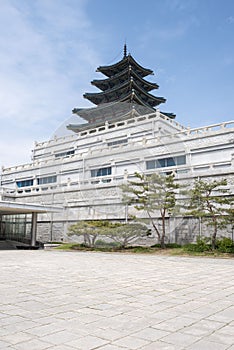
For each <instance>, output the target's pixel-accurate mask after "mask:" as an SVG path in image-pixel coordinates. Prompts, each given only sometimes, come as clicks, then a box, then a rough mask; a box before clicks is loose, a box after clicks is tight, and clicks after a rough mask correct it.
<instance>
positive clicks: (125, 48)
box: [124, 42, 127, 58]
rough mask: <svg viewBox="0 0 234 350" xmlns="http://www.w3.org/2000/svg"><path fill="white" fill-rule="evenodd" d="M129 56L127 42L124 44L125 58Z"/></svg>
mask: <svg viewBox="0 0 234 350" xmlns="http://www.w3.org/2000/svg"><path fill="white" fill-rule="evenodd" d="M125 57H127V45H126V42H125V44H124V58H125Z"/></svg>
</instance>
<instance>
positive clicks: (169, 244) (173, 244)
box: [166, 243, 181, 249]
mask: <svg viewBox="0 0 234 350" xmlns="http://www.w3.org/2000/svg"><path fill="white" fill-rule="evenodd" d="M166 248H172V249H173V248H181V244H177V243H167V244H166Z"/></svg>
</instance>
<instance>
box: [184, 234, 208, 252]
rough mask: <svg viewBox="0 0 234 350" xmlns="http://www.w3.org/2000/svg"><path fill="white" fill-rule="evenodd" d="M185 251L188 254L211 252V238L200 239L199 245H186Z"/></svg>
mask: <svg viewBox="0 0 234 350" xmlns="http://www.w3.org/2000/svg"><path fill="white" fill-rule="evenodd" d="M183 248H184V250H185V251H187V252H197V253H203V252H207V251H210V250H211V243H210V238H209V237H198V238H197V243H189V244H186V245H184V247H183Z"/></svg>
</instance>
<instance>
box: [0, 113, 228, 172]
mask: <svg viewBox="0 0 234 350" xmlns="http://www.w3.org/2000/svg"><path fill="white" fill-rule="evenodd" d="M152 118H162V119H163V120H166V121H167V122H168V123H169V124H171V125H173V126H175V127H176V128H177V129H179V130H178V131H177V132H175V133H174V134H173V135H177V136H179V135H188V136H189V135H191V136H192V135H194V136H197V135H205V134H207V133H210V132H217V131H222V130H225V131H226V130H227V129H230V128H234V121H227V122H223V123H218V124H212V125H209V126H204V127H199V128H193V129H190V128H185V127H183V126H182V125H181V124H179V123H178V122H176V121H175V120H173V119H171V118H168V117H167V116H165V115H163V114H162V113H160V112H156V113H152V114H147V115H145V116H138V117H134V118H130V119H126V120H123V121H121V122H116V123H112V124H109V123H107V122H106V123H105V124H104V125H103V126H100V127H98V128H96V129H89V130H87V131H85V132H80V133H77V134H74V135H69V136H64V137H59V138H54V139H52V140H50V141H46V142H42V143H37V144H36V147H41V146H43V145H44V146H45V145H49V144H50V143H51V142H54V141H56V142H58V141H59V140H60V141H62V140H65V141H66V142H68V141H69V140H71V141H72V140H74V139H76V140H77V139H82V138H85V137H87V136H89V135H90V134H91V136H92V135H93V134H94V133H95V132H100V133H103V132H105V131H107V130H108V131H109V130H112V129H116V128H119V127H123V126H124V127H126V125H129V124H131V123H141V122H143V121H146V120H150V119H152ZM120 124H121V125H120ZM94 130H95V132H94ZM168 136H170V135H169V134H168V135H159V136H158V138H160V137H162V138H165V137H168ZM148 141H150V139H146V140H144V142H145V143H147V142H148ZM135 142H136V143H138V144H139V141H135ZM133 143H134V141H133V142H132V143H131V145H133ZM103 146H104V147H103ZM125 146H126V145H122V147H125ZM119 147H121V145H119ZM105 149H109V148H108V147H105V145H103V144H102V149H101V148H100V149H99V148H97V147H96V146H94V147H90V149H89V150H88V151H86V152H83V153H82V152H81V153H78V154H73V155H71V156H69V157H66V158H58V159H55V158H52V157H53V154H51V158H49V159H46V160H42V161H34V162H31V163H27V164H22V165H18V166H13V167H9V168H4V167H3V170H2V172H3V173H4V174H7V173H11V172H14V171H15V172H16V171H17V172H18V171H27V170H31V169H33V168H37V167H42V166H45V165H53V164H54V165H56V164H59V163H61V160H62V162H65V161H68V162H69V161H70V160H71V159H72V158H77V157H78V158H80V159H82V156H84V155H86V154H87V152H88V153H92V152H93V151H94V153H96V152H101V150H102V151H104V150H105Z"/></svg>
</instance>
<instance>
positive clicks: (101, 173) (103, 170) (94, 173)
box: [91, 167, 111, 177]
mask: <svg viewBox="0 0 234 350" xmlns="http://www.w3.org/2000/svg"><path fill="white" fill-rule="evenodd" d="M107 175H111V167H107V168H100V169H93V170H91V177H97V176H107Z"/></svg>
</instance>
